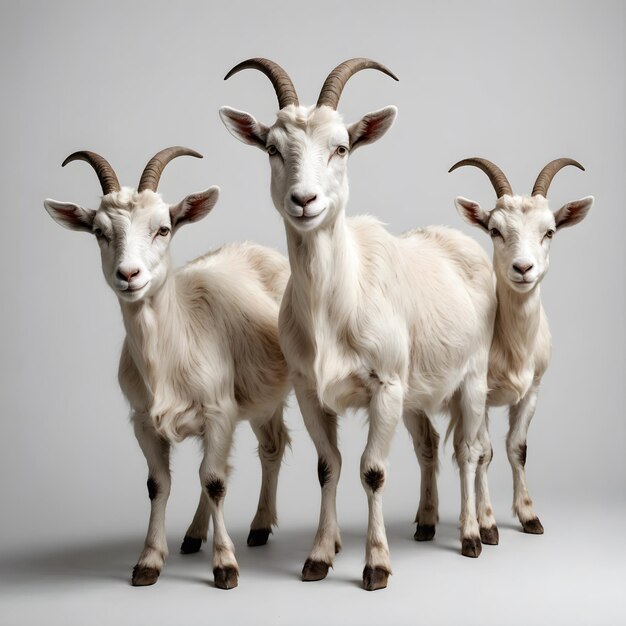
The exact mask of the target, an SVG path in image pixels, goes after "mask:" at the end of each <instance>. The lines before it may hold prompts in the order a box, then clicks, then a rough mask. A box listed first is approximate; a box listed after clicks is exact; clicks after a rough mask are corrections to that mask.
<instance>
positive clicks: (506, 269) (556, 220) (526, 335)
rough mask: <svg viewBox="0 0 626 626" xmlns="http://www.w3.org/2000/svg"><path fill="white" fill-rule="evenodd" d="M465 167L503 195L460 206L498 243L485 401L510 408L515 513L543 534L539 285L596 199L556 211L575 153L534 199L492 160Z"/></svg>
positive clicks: (459, 201)
mask: <svg viewBox="0 0 626 626" xmlns="http://www.w3.org/2000/svg"><path fill="white" fill-rule="evenodd" d="M464 165H471V166H475V167H478V168H480V169H481V170H482V171H483V172H485V173H486V174H487V176H488V177H489V180H490V181H491V183H492V185H493V187H494V189H495V191H496V195H497V197H498V199H497V201H496V204H495V207H494V208H493V209H491V210H490V211H485V210H483V209H482V208H481V207H480V205H479V204H478V203H477V202H474V201H472V200H468V199H467V198H463V197H462V196H459V197H457V198H456V200H455V205H456V208H457V210H458V212H459V213H460V215H461V217H462V218H463V219H464V220H465V221H466V222H468V223H469V224H471V225H472V226H478V227H479V228H480V229H481V230H484V231H485V232H486V233H488V234H489V235H490V236H491V240H492V241H493V267H494V270H495V274H496V279H497V285H496V290H497V295H498V310H497V313H496V321H495V326H494V336H493V344H492V346H491V351H490V353H489V378H488V384H489V394H488V396H487V403H488V406H503V405H508V407H509V432H508V436H507V440H506V450H507V456H508V459H509V463H510V464H511V468H512V470H513V494H514V495H513V511H514V512H515V514H516V515H517V517H518V519H519V521H520V523H521V524H522V528H523V530H524V532H526V533H530V534H534V535H540V534H543V526H542V524H541V522H540V521H539V518H538V517H537V515H536V513H535V512H534V509H533V505H532V500H531V498H530V495H529V492H528V484H527V482H526V471H525V464H526V452H527V443H526V439H527V433H528V428H529V426H530V422H531V420H532V418H533V415H534V413H535V407H536V405H537V395H538V392H539V386H540V384H541V379H542V377H543V375H544V373H545V371H546V369H547V367H548V363H549V361H550V356H551V350H552V340H551V336H550V329H549V327H548V320H547V318H546V314H545V312H544V310H543V306H542V304H541V294H540V283H541V281H542V280H543V277H544V276H545V275H546V272H547V270H548V265H549V253H550V242H551V241H552V237H553V236H554V234H555V233H557V232H558V231H559V230H560V229H562V228H565V227H566V226H574V224H578V223H579V222H580V221H582V220H583V219H584V218H585V216H586V215H587V213H588V212H589V209H591V207H592V205H593V201H594V199H593V196H587V197H585V198H582V199H580V200H576V201H574V202H568V203H567V204H565V205H564V206H562V207H561V208H560V209H558V210H557V211H554V212H553V211H552V210H551V209H550V207H549V205H548V200H547V195H548V188H549V187H550V183H551V182H552V179H553V178H554V176H555V175H556V174H557V172H558V171H559V170H561V169H562V168H563V167H566V166H568V165H574V166H576V167H578V168H579V169H581V170H584V169H585V168H584V167H583V166H582V165H581V164H580V163H578V162H577V161H574V160H573V159H567V158H561V159H555V160H554V161H550V163H548V164H547V165H546V166H545V167H544V168H543V169H542V170H541V172H540V173H539V176H538V177H537V180H536V181H535V184H534V186H533V190H532V193H531V195H530V197H528V196H520V195H516V194H514V193H513V190H512V188H511V185H510V183H509V181H508V180H507V178H506V176H505V175H504V173H503V172H502V170H501V169H500V168H499V167H497V166H496V165H495V164H494V163H492V162H491V161H488V160H487V159H482V158H471V159H464V160H463V161H459V162H458V163H456V164H455V165H453V166H452V167H451V168H450V172H452V171H453V170H455V169H456V168H458V167H461V166H464ZM422 480H423V481H424V482H425V484H423V485H422V493H424V492H426V491H428V490H430V491H433V490H434V491H435V492H436V488H437V487H436V484H435V483H434V479H433V477H432V476H422Z"/></svg>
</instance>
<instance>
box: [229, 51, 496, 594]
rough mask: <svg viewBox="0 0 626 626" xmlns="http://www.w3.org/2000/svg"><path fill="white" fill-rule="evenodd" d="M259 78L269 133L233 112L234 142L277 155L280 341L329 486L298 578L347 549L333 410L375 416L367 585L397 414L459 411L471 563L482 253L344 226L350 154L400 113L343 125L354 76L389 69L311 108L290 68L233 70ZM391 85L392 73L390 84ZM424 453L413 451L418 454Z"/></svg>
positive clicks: (373, 579) (479, 425) (376, 574)
mask: <svg viewBox="0 0 626 626" xmlns="http://www.w3.org/2000/svg"><path fill="white" fill-rule="evenodd" d="M247 67H250V68H256V69H259V70H261V71H263V72H264V73H265V74H266V75H267V76H268V77H269V78H270V80H271V81H272V83H273V85H274V88H275V89H276V92H277V95H278V100H279V105H280V111H279V112H278V114H277V120H276V122H275V123H274V125H273V126H272V127H270V128H268V127H266V126H264V125H263V124H261V123H259V122H257V121H256V120H255V119H254V118H253V117H252V116H251V115H249V114H247V113H243V112H240V111H235V110H233V109H231V108H228V107H223V108H222V109H221V110H220V114H221V117H222V120H223V121H224V123H225V124H226V126H227V128H228V129H229V130H230V132H231V133H232V134H233V135H234V136H235V137H237V138H238V139H240V140H242V141H244V142H245V143H249V144H252V145H256V146H258V147H259V148H261V149H262V150H264V151H266V152H267V153H268V154H269V159H270V165H271V171H272V180H271V192H272V198H273V201H274V204H275V206H276V208H277V209H278V211H279V213H280V214H281V216H282V217H283V219H284V223H285V229H286V233H287V244H288V249H289V259H290V263H291V272H292V275H291V278H290V281H289V283H288V285H287V289H286V291H285V296H284V298H283V302H282V306H281V312H280V318H279V333H280V343H281V346H282V348H283V352H284V354H285V357H286V359H287V363H288V365H289V369H290V375H291V377H292V382H293V384H294V387H295V392H296V396H297V398H298V402H299V404H300V409H301V411H302V415H303V417H304V421H305V424H306V426H307V429H308V431H309V434H310V435H311V437H312V439H313V442H314V444H315V446H316V449H317V453H318V457H319V461H318V474H319V479H320V484H321V488H322V503H321V513H320V520H319V527H318V531H317V535H316V537H315V542H314V545H313V548H312V550H311V552H310V554H309V557H308V559H307V560H306V563H305V564H304V569H303V572H302V576H303V579H304V580H320V579H322V578H324V577H325V576H326V575H327V573H328V568H329V567H331V566H332V563H333V558H334V555H335V553H336V552H337V551H338V550H339V548H340V536H339V528H338V525H337V519H336V506H335V499H336V489H337V482H338V479H339V473H340V467H341V456H340V453H339V450H338V448H337V415H338V414H340V413H343V412H345V411H346V410H347V409H348V408H365V409H367V411H368V413H369V434H368V439H367V445H366V447H365V451H364V452H363V456H362V457H361V479H362V483H363V487H364V489H365V491H366V494H367V498H368V504H369V521H368V531H367V544H366V564H365V569H364V571H363V584H364V587H365V588H366V589H368V590H374V589H380V588H383V587H385V586H386V585H387V580H388V576H389V574H390V572H391V562H390V559H389V549H388V545H387V538H386V534H385V528H384V521H383V514H382V491H383V485H384V483H385V479H386V469H385V461H386V458H387V455H388V451H389V446H390V443H391V438H392V435H393V433H394V432H395V429H396V425H397V423H398V421H399V419H400V416H403V417H404V421H405V423H406V425H407V427H408V429H409V431H410V432H411V434H412V435H413V437H414V439H415V440H416V442H417V438H418V434H417V431H418V430H419V429H420V425H421V424H422V423H423V422H424V420H427V417H426V415H427V414H430V415H432V414H435V413H436V412H437V411H439V410H440V409H441V408H442V407H444V406H449V407H450V408H451V410H453V411H454V412H458V413H459V422H458V428H457V429H456V432H455V439H454V441H455V446H456V456H457V460H458V463H459V467H460V472H461V490H462V500H463V503H462V512H461V537H462V550H463V554H465V555H467V556H477V555H478V553H479V552H480V545H481V544H480V536H479V523H480V526H481V527H484V528H491V527H493V526H494V525H495V520H494V519H493V515H492V514H491V515H489V516H487V515H483V516H482V517H481V518H480V519H479V520H477V518H476V502H475V493H474V478H475V473H476V466H477V464H478V462H479V458H480V457H481V456H482V457H485V456H488V455H489V451H490V444H489V440H488V435H487V430H486V427H485V422H484V414H485V398H486V393H487V384H486V383H487V381H486V375H487V359H488V354H489V346H490V344H491V336H492V330H493V319H494V314H495V304H496V303H495V291H494V278H493V272H492V270H491V266H490V263H489V260H488V258H487V256H486V255H485V253H484V251H483V250H482V248H481V247H480V246H479V245H478V244H477V243H476V242H474V241H473V240H472V239H471V238H469V237H466V236H465V235H463V234H461V233H459V232H458V231H454V230H450V229H446V228H429V229H423V230H416V231H413V232H410V233H406V234H405V235H402V236H400V237H395V236H393V235H391V234H389V233H388V232H387V230H386V229H385V228H384V227H383V225H382V224H381V223H380V222H378V221H377V220H375V219H373V218H370V217H356V218H346V215H345V206H346V203H347V200H348V177H347V161H348V155H349V154H350V152H352V151H353V150H355V149H356V148H357V147H359V146H364V145H366V144H368V143H371V142H373V141H375V140H377V139H379V138H380V137H381V136H382V135H383V134H384V133H385V132H386V131H387V130H388V129H389V127H390V126H391V124H392V123H393V121H394V119H395V116H396V109H395V107H387V108H384V109H382V110H380V111H376V112H373V113H369V114H368V115H366V116H365V117H363V118H362V119H361V120H359V121H358V122H356V123H354V124H351V125H348V126H346V125H345V124H344V123H343V121H342V119H341V116H340V115H339V113H337V111H336V107H337V103H338V100H339V97H340V95H341V91H342V89H343V87H344V85H345V83H346V81H347V80H348V79H349V77H350V76H352V75H353V74H354V73H355V72H357V71H359V70H362V69H364V68H368V67H370V68H375V69H378V70H381V71H383V72H385V73H386V74H388V75H390V76H392V77H394V76H393V74H392V73H391V72H390V71H389V70H388V69H386V68H385V67H383V66H381V65H379V64H378V63H375V62H373V61H369V60H367V59H353V60H351V61H347V62H345V63H342V64H341V65H339V66H338V67H337V68H336V69H335V70H334V71H333V72H332V73H331V74H330V75H329V77H328V79H327V80H326V82H325V84H324V87H323V88H322V91H321V94H320V97H319V99H318V102H317V106H314V107H304V106H300V105H299V103H298V99H297V96H296V92H295V89H294V87H293V84H292V82H291V80H290V79H289V77H288V76H287V74H286V73H285V71H284V70H283V69H282V68H280V67H279V66H278V65H276V64H275V63H273V62H271V61H268V60H267V59H252V60H249V61H245V62H243V63H241V64H239V65H238V66H236V67H235V68H233V69H232V70H231V71H230V72H229V74H228V75H227V77H226V78H228V77H229V76H231V75H232V74H234V73H235V72H238V71H239V70H241V69H244V68H247ZM394 78H395V77H394ZM416 447H417V445H416Z"/></svg>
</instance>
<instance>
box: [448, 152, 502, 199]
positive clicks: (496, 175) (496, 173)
mask: <svg viewBox="0 0 626 626" xmlns="http://www.w3.org/2000/svg"><path fill="white" fill-rule="evenodd" d="M464 165H473V166H474V167H477V168H479V169H481V170H482V171H483V172H485V174H487V176H489V180H490V181H491V184H492V185H493V188H494V189H495V191H496V195H497V196H498V198H501V197H502V196H504V195H505V194H506V195H509V196H512V195H513V190H512V189H511V183H509V181H508V180H507V177H506V176H505V175H504V172H503V171H502V170H501V169H500V168H499V167H498V166H497V165H496V164H495V163H492V162H491V161H488V160H487V159H481V158H480V157H473V158H471V159H463V160H462V161H459V162H458V163H455V164H454V165H453V166H452V167H451V168H450V169H449V170H448V173H450V172H454V170H455V169H456V168H457V167H463V166H464Z"/></svg>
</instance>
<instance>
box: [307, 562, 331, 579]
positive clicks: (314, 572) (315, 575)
mask: <svg viewBox="0 0 626 626" xmlns="http://www.w3.org/2000/svg"><path fill="white" fill-rule="evenodd" d="M329 567H330V565H329V564H328V563H324V561H313V560H312V559H307V560H306V561H305V562H304V567H303V568H302V580H304V581H307V582H311V581H313V580H323V579H324V578H326V576H327V574H328V568H329Z"/></svg>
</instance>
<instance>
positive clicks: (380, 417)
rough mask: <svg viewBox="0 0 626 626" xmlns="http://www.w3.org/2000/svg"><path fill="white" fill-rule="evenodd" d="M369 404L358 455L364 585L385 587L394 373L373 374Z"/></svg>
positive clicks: (395, 414) (396, 391) (397, 387)
mask: <svg viewBox="0 0 626 626" xmlns="http://www.w3.org/2000/svg"><path fill="white" fill-rule="evenodd" d="M376 378H377V382H376V383H374V385H375V387H374V389H373V392H372V399H371V401H370V407H369V432H368V435H367V444H366V446H365V450H364V452H363V455H362V456H361V482H362V483H363V488H364V489H365V493H366V494H367V504H368V511H369V514H368V521H367V542H366V547H365V568H364V570H363V587H364V588H365V589H366V590H367V591H375V590H376V589H384V588H385V587H386V586H387V581H388V579H389V575H390V574H391V560H390V558H389V545H388V544H387V535H386V533H385V521H384V519H383V489H384V486H385V481H386V474H387V472H386V468H385V465H386V460H387V456H388V454H389V447H390V446H391V440H392V438H393V434H394V432H395V430H396V427H397V425H398V422H399V420H400V416H401V415H402V402H403V396H404V394H403V389H402V385H401V383H400V380H399V379H398V378H397V377H394V378H390V379H388V380H385V379H384V378H382V377H380V376H376Z"/></svg>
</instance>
